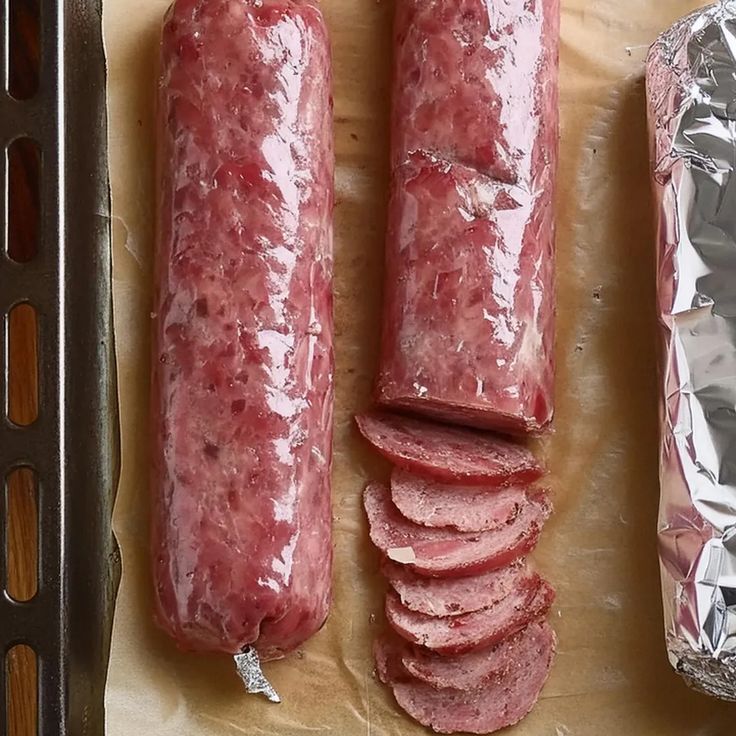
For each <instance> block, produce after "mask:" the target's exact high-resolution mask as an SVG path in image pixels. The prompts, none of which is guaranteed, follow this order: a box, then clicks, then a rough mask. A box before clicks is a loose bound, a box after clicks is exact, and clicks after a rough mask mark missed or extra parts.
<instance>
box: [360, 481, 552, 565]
mask: <svg viewBox="0 0 736 736" xmlns="http://www.w3.org/2000/svg"><path fill="white" fill-rule="evenodd" d="M363 501H364V504H365V509H366V513H367V515H368V522H369V525H370V536H371V540H372V542H373V544H375V545H376V547H378V549H380V550H381V552H383V554H384V555H386V557H388V558H389V559H390V560H393V561H394V562H397V563H400V564H403V565H406V566H407V567H409V568H411V569H412V570H413V571H414V572H416V573H419V574H421V575H427V576H429V577H435V578H458V577H466V576H469V575H479V574H481V573H484V572H487V571H488V570H493V569H497V568H500V567H504V566H506V565H509V564H510V563H512V562H513V561H514V560H517V559H519V558H520V557H524V556H525V555H526V554H527V553H528V552H530V551H531V550H532V549H534V547H536V544H537V542H538V541H539V534H540V532H541V530H542V526H543V524H544V522H545V520H546V519H547V518H548V516H549V514H550V506H549V501H548V499H547V497H546V495H544V494H541V493H540V494H539V495H538V496H534V497H532V498H531V499H530V501H529V503H528V504H527V505H526V506H525V507H524V509H522V511H521V512H520V513H519V515H518V516H517V517H516V519H515V520H514V521H513V522H512V523H511V524H509V525H507V526H506V527H504V528H503V529H501V530H496V531H491V532H458V531H457V530H456V529H447V528H443V529H431V528H429V527H424V526H419V525H418V524H415V523H414V522H411V521H409V520H408V519H405V518H404V517H403V516H402V515H401V514H400V513H399V511H398V509H397V508H396V507H395V506H394V504H393V503H392V502H391V492H390V491H389V489H388V488H386V487H385V486H383V485H382V484H380V483H369V484H368V486H367V487H366V489H365V493H364V496H363Z"/></svg>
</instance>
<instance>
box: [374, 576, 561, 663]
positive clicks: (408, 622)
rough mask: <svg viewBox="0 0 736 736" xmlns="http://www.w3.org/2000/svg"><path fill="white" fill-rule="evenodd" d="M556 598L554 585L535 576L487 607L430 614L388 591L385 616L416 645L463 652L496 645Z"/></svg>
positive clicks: (436, 649) (400, 632)
mask: <svg viewBox="0 0 736 736" xmlns="http://www.w3.org/2000/svg"><path fill="white" fill-rule="evenodd" d="M554 597H555V591H554V588H552V586H551V585H549V583H547V582H546V581H544V580H542V579H541V578H540V577H539V576H538V575H535V576H534V577H533V578H532V579H531V580H530V581H529V582H528V583H526V584H524V585H522V586H520V587H519V588H517V589H515V590H513V591H511V593H509V595H508V596H507V597H506V598H504V599H502V600H501V601H499V602H498V603H495V604H494V605H492V606H490V607H488V608H484V609H482V610H480V611H474V612H473V613H466V614H463V615H462V616H427V615H425V614H423V613H417V612H416V611H411V610H409V609H408V608H407V607H406V606H404V605H403V604H402V603H401V600H400V599H399V596H398V595H397V594H396V593H395V592H394V591H389V593H388V594H387V595H386V618H387V619H388V622H389V624H390V625H391V628H393V630H394V631H395V632H396V633H397V634H399V635H400V636H401V637H403V638H404V639H406V640H407V641H410V642H412V643H413V644H418V645H419V646H422V647H426V648H427V649H431V650H432V651H433V652H437V653H439V654H446V655H450V654H463V653H465V652H472V651H474V650H476V649H482V648H484V647H489V646H492V645H493V644H497V643H498V642H500V641H503V640H504V639H506V638H507V637H509V636H511V635H513V634H515V633H516V632H517V631H520V630H521V629H523V628H524V627H525V626H527V625H528V624H529V623H531V622H532V621H534V620H536V619H538V618H541V617H542V616H544V615H546V613H547V611H549V608H550V606H551V605H552V603H553V601H554Z"/></svg>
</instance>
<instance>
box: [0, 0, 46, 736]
mask: <svg viewBox="0 0 736 736" xmlns="http://www.w3.org/2000/svg"><path fill="white" fill-rule="evenodd" d="M2 2H3V3H4V2H7V0H2ZM10 11H11V29H10V31H11V33H10V74H9V86H10V92H11V94H12V95H13V96H14V97H18V98H28V97H32V96H33V94H34V93H35V91H36V89H37V87H38V62H39V42H38V36H39V33H38V28H39V22H38V19H39V15H38V13H39V0H11V2H10ZM8 157H9V167H8V168H9V179H10V187H11V196H10V207H9V212H8V229H9V244H8V251H9V255H10V256H11V257H12V258H13V259H14V260H18V261H28V260H31V259H32V258H33V255H34V253H35V250H36V241H37V236H38V219H39V218H38V215H39V199H38V191H39V170H40V164H39V158H38V154H37V151H36V149H35V147H34V146H33V145H32V143H31V142H30V141H19V142H15V143H14V144H13V145H12V146H11V149H10V150H9V153H8ZM9 336H10V339H9V342H10V345H9V347H10V350H9V375H10V380H9V386H8V395H9V407H8V409H9V415H10V418H11V419H12V420H13V421H14V422H16V423H18V424H29V423H31V422H32V421H33V420H34V418H35V417H36V415H37V413H38V390H37V354H36V320H35V312H34V311H33V309H32V307H31V306H29V305H20V306H18V307H16V308H14V309H13V311H12V312H11V313H10V316H9ZM6 489H7V490H6V499H7V500H6V505H5V510H6V520H5V523H6V533H7V535H8V536H7V556H8V573H7V581H5V582H6V587H7V591H8V593H9V594H10V595H11V596H12V597H13V598H16V599H18V600H28V599H29V598H31V597H33V594H34V593H35V590H36V584H37V562H38V552H37V550H38V547H37V545H38V530H37V517H38V514H37V508H36V484H35V478H34V475H33V473H32V471H30V470H28V469H21V470H17V471H15V472H14V473H12V474H11V475H10V476H9V477H8V478H7V479H6ZM4 666H5V667H6V673H7V676H8V677H7V692H6V697H7V699H8V700H7V706H8V710H7V723H4V724H0V732H2V733H7V734H8V736H34V734H36V720H37V712H38V708H37V696H36V662H35V655H34V654H33V652H32V651H31V650H30V649H29V648H27V647H24V646H18V647H14V648H13V649H12V650H11V651H10V652H8V654H7V655H6V661H5V664H4Z"/></svg>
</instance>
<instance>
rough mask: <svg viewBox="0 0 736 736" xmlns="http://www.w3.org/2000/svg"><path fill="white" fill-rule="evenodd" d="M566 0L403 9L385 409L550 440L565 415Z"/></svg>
mask: <svg viewBox="0 0 736 736" xmlns="http://www.w3.org/2000/svg"><path fill="white" fill-rule="evenodd" d="M559 15H560V5H559V0H536V2H532V3H530V2H528V1H527V0H506V2H503V3H490V2H488V0H398V2H397V3H396V19H395V64H394V92H393V106H392V114H393V127H392V172H393V174H392V183H391V193H392V194H391V203H390V207H389V226H388V235H387V243H386V279H385V283H386V294H385V304H384V322H383V341H382V351H381V364H380V371H379V375H378V380H377V385H376V396H377V400H378V401H379V403H381V404H382V405H384V406H387V407H392V408H398V409H403V410H406V411H411V412H414V413H420V414H424V415H427V416H431V417H434V418H437V419H440V420H442V421H446V422H450V423H456V424H461V425H466V426H474V427H479V428H483V429H494V430H497V431H502V432H508V433H514V434H537V433H539V432H541V431H542V430H544V429H545V428H546V427H547V426H548V424H549V423H550V422H551V420H552V415H553V411H554V396H553V392H554V354H553V353H554V351H553V348H554V344H553V343H554V240H555V219H554V199H555V188H556V179H557V159H558V148H559V146H558V137H559V110H558V66H559V63H558V56H559Z"/></svg>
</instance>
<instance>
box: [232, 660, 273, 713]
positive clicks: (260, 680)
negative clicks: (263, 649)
mask: <svg viewBox="0 0 736 736" xmlns="http://www.w3.org/2000/svg"><path fill="white" fill-rule="evenodd" d="M235 668H236V669H237V670H238V674H239V675H240V678H241V679H242V680H243V684H244V685H245V689H246V691H247V692H249V693H252V694H253V695H258V694H259V693H262V694H263V695H265V696H266V697H267V698H268V699H269V700H270V701H271V702H272V703H280V702H281V698H280V697H279V694H278V693H277V692H276V690H274V687H273V685H272V684H271V683H270V682H269V681H268V680H267V679H266V676H265V675H264V674H263V670H262V669H261V659H260V657H259V656H258V652H257V651H256V650H255V649H254V648H253V647H245V649H243V651H242V652H241V653H240V654H236V655H235Z"/></svg>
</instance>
